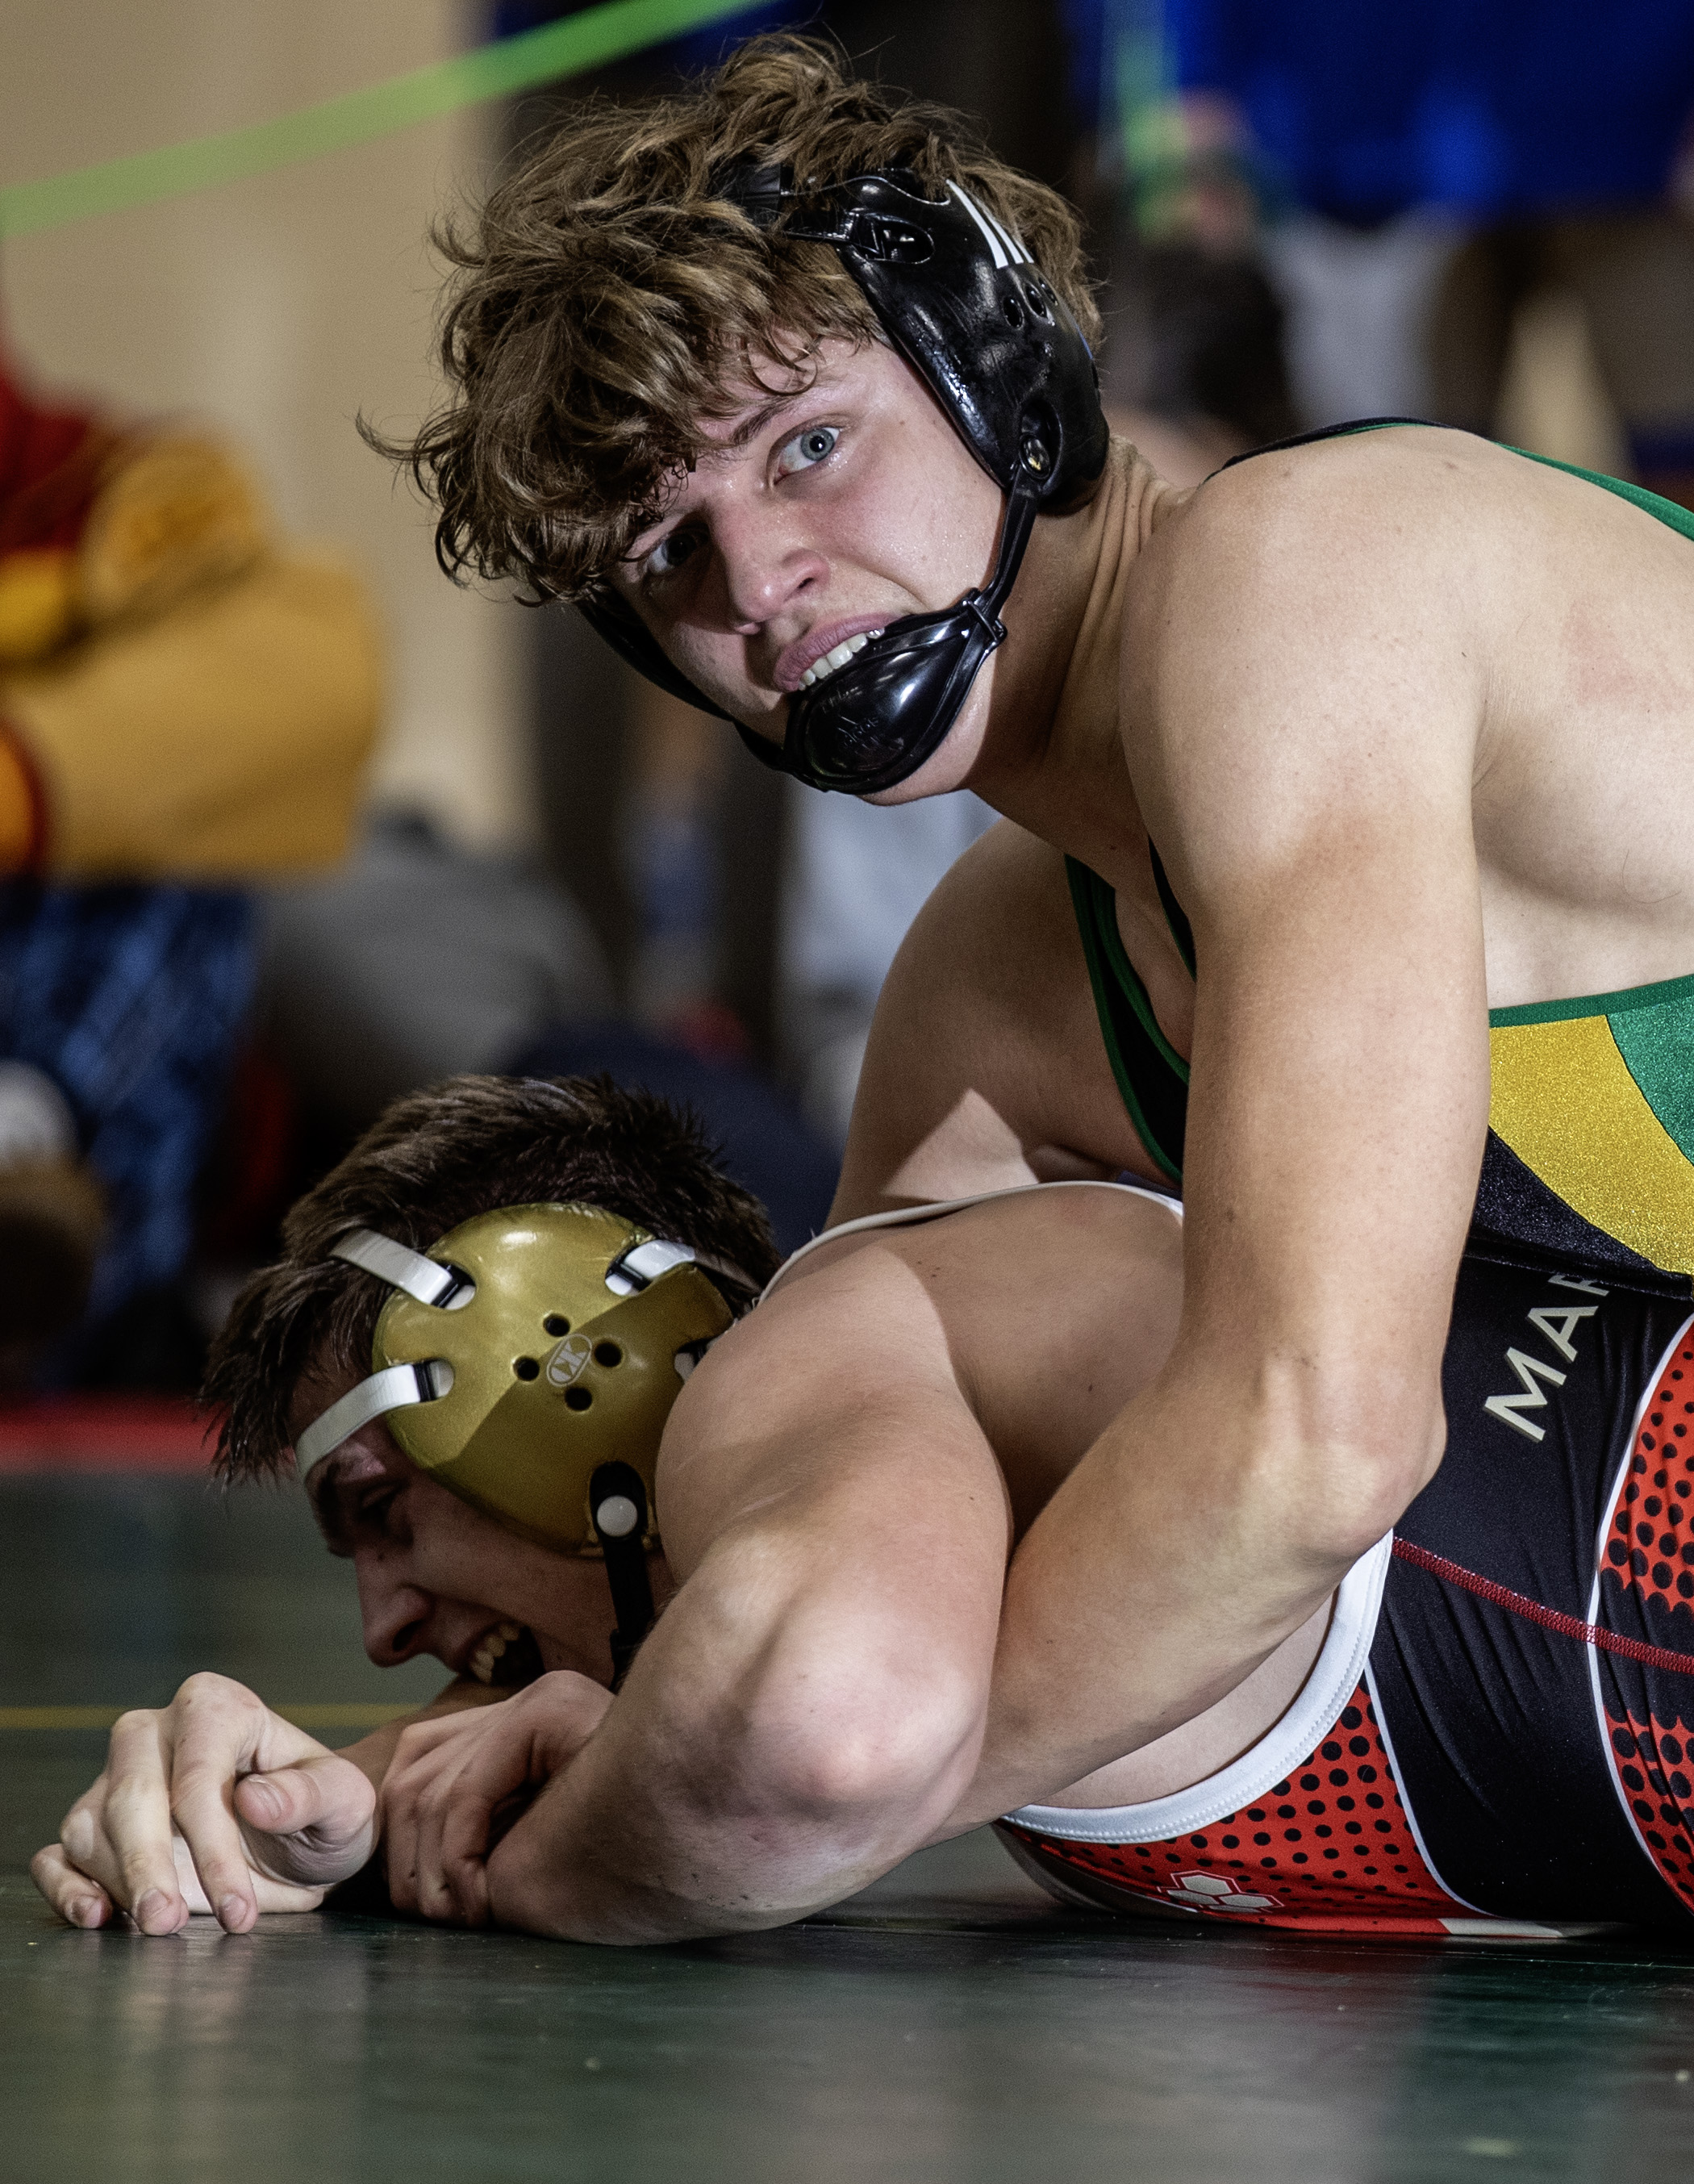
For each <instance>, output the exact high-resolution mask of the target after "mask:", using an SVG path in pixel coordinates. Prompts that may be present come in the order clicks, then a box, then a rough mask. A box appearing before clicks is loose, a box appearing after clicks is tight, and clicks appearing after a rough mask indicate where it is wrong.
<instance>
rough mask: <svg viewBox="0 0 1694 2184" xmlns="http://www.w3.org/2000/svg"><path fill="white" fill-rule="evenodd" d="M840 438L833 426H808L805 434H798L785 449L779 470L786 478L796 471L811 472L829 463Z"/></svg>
mask: <svg viewBox="0 0 1694 2184" xmlns="http://www.w3.org/2000/svg"><path fill="white" fill-rule="evenodd" d="M840 437H841V435H840V433H839V432H837V430H836V429H835V427H834V426H833V425H808V426H806V428H805V432H796V433H795V434H794V437H793V439H792V440H790V441H789V442H788V445H787V446H786V447H785V448H783V452H782V454H781V455H780V456H779V457H778V458H777V470H778V471H780V472H781V473H782V474H783V476H788V474H789V473H790V472H792V471H809V470H811V469H813V468H814V467H815V466H816V465H817V464H819V463H822V462H826V461H827V460H828V458H829V457H830V456H831V455H833V454H834V452H835V448H836V443H837V442H838V441H839V439H840Z"/></svg>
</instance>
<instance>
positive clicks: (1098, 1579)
mask: <svg viewBox="0 0 1694 2184" xmlns="http://www.w3.org/2000/svg"><path fill="white" fill-rule="evenodd" d="M1429 1453H1430V1458H1431V1461H1433V1457H1434V1456H1435V1454H1436V1453H1438V1447H1432V1448H1431V1450H1430V1452H1429ZM1421 1475H1422V1474H1421V1471H1417V1472H1414V1473H1413V1474H1412V1475H1411V1476H1410V1477H1407V1476H1406V1475H1405V1474H1401V1485H1400V1487H1399V1488H1398V1489H1396V1487H1395V1486H1394V1485H1392V1484H1391V1483H1390V1484H1388V1485H1385V1484H1384V1482H1383V1480H1382V1479H1380V1478H1379V1477H1376V1476H1374V1475H1373V1474H1370V1472H1369V1469H1368V1466H1367V1465H1366V1464H1365V1463H1363V1462H1362V1461H1361V1459H1360V1457H1359V1455H1358V1451H1357V1449H1355V1448H1354V1447H1352V1446H1350V1445H1347V1444H1345V1443H1344V1444H1341V1445H1336V1444H1333V1443H1328V1444H1326V1443H1325V1441H1324V1440H1323V1438H1322V1437H1321V1436H1320V1435H1317V1434H1315V1433H1313V1432H1312V1431H1311V1430H1310V1429H1309V1424H1308V1427H1307V1430H1306V1431H1305V1432H1303V1433H1302V1432H1301V1430H1299V1429H1298V1424H1297V1422H1296V1421H1290V1420H1286V1419H1284V1420H1283V1421H1281V1422H1279V1421H1277V1420H1276V1419H1275V1418H1274V1417H1273V1415H1268V1414H1267V1411H1266V1409H1264V1408H1262V1407H1261V1408H1258V1409H1254V1408H1253V1407H1250V1406H1248V1405H1247V1404H1246V1403H1245V1401H1241V1400H1240V1398H1239V1397H1237V1398H1236V1399H1234V1400H1230V1399H1229V1397H1227V1396H1225V1395H1224V1394H1223V1391H1220V1390H1215V1389H1214V1390H1207V1389H1206V1385H1205V1384H1204V1381H1203V1379H1201V1377H1200V1376H1198V1375H1195V1374H1192V1373H1181V1372H1179V1373H1173V1374H1172V1375H1171V1376H1169V1377H1168V1378H1167V1379H1166V1380H1164V1381H1162V1383H1160V1384H1159V1385H1156V1386H1155V1387H1154V1388H1153V1389H1151V1390H1149V1391H1148V1393H1147V1395H1146V1396H1144V1397H1143V1398H1141V1399H1140V1400H1139V1401H1136V1402H1135V1403H1134V1404H1132V1405H1130V1406H1129V1407H1128V1409H1126V1411H1125V1412H1123V1414H1122V1415H1121V1416H1120V1417H1119V1418H1117V1420H1116V1421H1114V1423H1113V1425H1112V1428H1111V1429H1109V1431H1108V1432H1107V1433H1106V1435H1103V1436H1102V1437H1101V1441H1100V1442H1099V1443H1097V1444H1096V1446H1095V1448H1094V1449H1092V1450H1091V1451H1089V1455H1088V1457H1086V1458H1085V1460H1084V1463H1083V1464H1082V1465H1080V1466H1079V1467H1078V1470H1077V1471H1076V1473H1074V1474H1073V1476H1072V1477H1071V1479H1069V1480H1067V1483H1066V1485H1065V1486H1064V1487H1063V1488H1062V1490H1060V1492H1059V1493H1058V1494H1056V1496H1054V1498H1053V1500H1052V1501H1051V1502H1050V1503H1049V1504H1048V1506H1047V1507H1046V1509H1045V1510H1044V1512H1043V1513H1042V1514H1041V1516H1040V1518H1039V1519H1038V1520H1037V1522H1036V1523H1035V1524H1034V1525H1033V1526H1032V1527H1031V1529H1030V1530H1029V1532H1028V1534H1027V1535H1025V1537H1024V1539H1023V1541H1022V1542H1021V1543H1020V1545H1019V1546H1018V1549H1017V1553H1016V1555H1015V1556H1014V1557H1013V1560H1012V1563H1011V1568H1010V1569H1009V1571H1008V1574H1007V1582H1006V1594H1005V1600H1004V1603H1003V1607H1002V1612H1001V1618H1000V1634H999V1639H998V1642H997V1645H996V1650H995V1669H994V1680H993V1685H992V1690H991V1693H990V1697H989V1707H988V1718H987V1724H986V1729H985V1733H984V1740H983V1747H982V1753H981V1757H980V1759H979V1761H978V1767H977V1769H976V1773H975V1775H974V1777H973V1779H972V1781H971V1783H970V1785H969V1786H968V1787H967V1790H966V1791H965V1792H964V1793H963V1795H962V1796H961V1798H960V1800H959V1802H958V1803H957V1804H956V1807H955V1808H954V1810H953V1812H952V1813H951V1814H950V1815H949V1818H948V1820H947V1822H946V1824H945V1825H944V1826H943V1827H942V1828H940V1829H939V1830H938V1831H937V1839H939V1838H940V1837H941V1836H947V1835H952V1834H956V1833H958V1832H960V1831H961V1830H962V1829H964V1828H966V1827H969V1826H974V1825H978V1824H979V1823H980V1822H982V1821H984V1820H987V1819H995V1818H998V1817H999V1816H1000V1814H1004V1813H1006V1812H1010V1811H1013V1810H1015V1809H1016V1808H1017V1807H1018V1806H1020V1805H1023V1804H1027V1803H1039V1802H1045V1801H1046V1800H1047V1799H1049V1798H1050V1797H1052V1796H1054V1795H1055V1794H1056V1792H1058V1791H1062V1790H1063V1789H1066V1788H1068V1787H1069V1786H1071V1785H1073V1784H1074V1783H1076V1782H1078V1781H1080V1780H1082V1779H1083V1778H1084V1776H1086V1775H1089V1774H1091V1773H1092V1772H1093V1771H1094V1770H1095V1769H1096V1768H1099V1767H1101V1766H1103V1765H1106V1764H1108V1763H1111V1762H1112V1761H1113V1760H1116V1759H1119V1758H1123V1757H1125V1756H1127V1755H1128V1753H1130V1752H1136V1751H1139V1750H1140V1749H1141V1748H1142V1747H1144V1746H1145V1745H1148V1744H1151V1743H1152V1742H1154V1741H1156V1739H1158V1738H1160V1737H1162V1736H1166V1735H1167V1734H1168V1733H1169V1732H1170V1731H1171V1730H1174V1729H1177V1728H1179V1727H1180V1726H1181V1725H1182V1724H1184V1723H1186V1722H1189V1721H1191V1720H1193V1719H1195V1717H1196V1716H1197V1715H1199V1714H1201V1713H1204V1712H1205V1711H1206V1709H1207V1708H1210V1707H1212V1706H1214V1705H1216V1704H1217V1703H1218V1701H1220V1700H1221V1699H1223V1698H1224V1697H1227V1695H1228V1694H1229V1692H1230V1691H1234V1689H1235V1688H1236V1686H1237V1685H1240V1683H1242V1682H1243V1681H1244V1680H1245V1679H1246V1678H1247V1677H1248V1676H1249V1675H1251V1674H1252V1673H1253V1671H1254V1670H1255V1669H1257V1668H1258V1667H1259V1665H1260V1664H1261V1663H1262V1662H1263V1661H1264V1660H1265V1659H1266V1658H1267V1657H1268V1655H1269V1654H1270V1653H1271V1652H1273V1650H1274V1649H1275V1648H1276V1647H1277V1646H1279V1645H1281V1644H1282V1643H1283V1641H1284V1640H1285V1639H1287V1638H1288V1637H1289V1636H1290V1635H1291V1634H1292V1633H1293V1632H1294V1631H1296V1630H1298V1629H1299V1628H1300V1627H1301V1625H1302V1624H1305V1623H1306V1622H1307V1620H1308V1619H1310V1618H1311V1617H1312V1615H1313V1614H1314V1613H1316V1612H1317V1611H1318V1609H1320V1608H1321V1607H1322V1606H1323V1603H1324V1602H1325V1601H1326V1600H1327V1599H1328V1598H1329V1596H1330V1595H1331V1594H1332V1593H1333V1591H1334V1590H1335V1586H1336V1585H1338V1584H1339V1583H1340V1580H1341V1579H1342V1578H1343V1577H1344V1576H1345V1575H1346V1572H1347V1570H1348V1568H1350V1567H1351V1564H1352V1563H1353V1562H1354V1561H1355V1560H1356V1559H1357V1556H1358V1555H1359V1554H1360V1553H1362V1552H1365V1550H1366V1549H1367V1548H1368V1546H1370V1545H1371V1544H1373V1543H1374V1540H1375V1539H1377V1538H1379V1536H1380V1535H1381V1533H1382V1532H1383V1531H1384V1530H1385V1529H1388V1527H1389V1525H1390V1524H1391V1523H1392V1522H1393V1521H1394V1518H1395V1517H1396V1515H1397V1513H1398V1507H1399V1506H1400V1503H1401V1502H1402V1501H1403V1500H1404V1499H1409V1497H1410V1494H1411V1492H1412V1491H1413V1490H1414V1485H1415V1481H1416V1479H1418V1478H1419V1477H1421ZM1350 1478H1351V1479H1354V1480H1355V1481H1356V1484H1357V1491H1350V1490H1349V1487H1348V1481H1349V1479H1350Z"/></svg>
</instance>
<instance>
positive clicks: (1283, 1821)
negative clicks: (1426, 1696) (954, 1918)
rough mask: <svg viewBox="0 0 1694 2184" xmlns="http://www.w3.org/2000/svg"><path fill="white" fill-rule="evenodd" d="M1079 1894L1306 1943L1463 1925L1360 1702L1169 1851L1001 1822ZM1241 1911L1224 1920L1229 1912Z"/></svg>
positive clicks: (1354, 1700) (1360, 1696) (1162, 1845)
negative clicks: (1297, 1937)
mask: <svg viewBox="0 0 1694 2184" xmlns="http://www.w3.org/2000/svg"><path fill="white" fill-rule="evenodd" d="M1003 1825H1006V1830H1007V1832H1008V1833H1010V1834H1011V1835H1013V1836H1016V1837H1017V1840H1018V1841H1019V1843H1020V1844H1021V1845H1022V1846H1023V1847H1024V1849H1025V1850H1026V1851H1028V1853H1030V1854H1031V1855H1032V1857H1033V1858H1034V1860H1035V1862H1036V1863H1037V1864H1038V1865H1043V1866H1045V1867H1047V1868H1049V1869H1050V1870H1051V1871H1052V1872H1053V1873H1054V1875H1055V1876H1056V1878H1060V1879H1062V1880H1063V1881H1064V1882H1065V1883H1066V1885H1067V1886H1069V1887H1071V1888H1073V1889H1074V1890H1076V1891H1077V1892H1078V1893H1079V1894H1082V1895H1084V1896H1087V1895H1092V1896H1093V1897H1094V1898H1095V1901H1097V1902H1101V1903H1107V1904H1110V1903H1112V1899H1113V1898H1114V1897H1117V1898H1119V1899H1121V1898H1122V1897H1125V1896H1130V1897H1136V1898H1137V1899H1139V1900H1140V1902H1143V1903H1150V1904H1156V1905H1158V1906H1159V1907H1160V1908H1162V1909H1166V1910H1171V1911H1190V1912H1192V1913H1194V1914H1195V1915H1196V1916H1197V1917H1200V1918H1210V1919H1218V1920H1227V1921H1229V1922H1230V1923H1232V1924H1234V1925H1251V1926H1276V1927H1282V1928H1286V1929H1290V1930H1292V1931H1297V1932H1304V1933H1315V1934H1362V1933H1379V1932H1384V1931H1387V1932H1392V1933H1401V1934H1411V1933H1421V1934H1441V1935H1444V1934H1445V1933H1446V1928H1445V1926H1443V1925H1442V1924H1441V1920H1442V1919H1443V1917H1444V1916H1450V1915H1454V1914H1458V1915H1463V1913H1464V1910H1465V1907H1464V1905H1463V1904H1462V1903H1457V1901H1456V1900H1455V1899H1454V1898H1453V1897H1451V1896H1449V1895H1448V1893H1447V1892H1446V1889H1444V1888H1443V1887H1442V1886H1441V1885H1440V1881H1438V1880H1436V1878H1435V1875H1434V1874H1433V1873H1431V1872H1430V1870H1429V1867H1428V1866H1427V1865H1425V1864H1424V1860H1423V1859H1422V1858H1421V1857H1420V1856H1419V1855H1418V1845H1417V1842H1416V1840H1415V1839H1414V1837H1413V1834H1412V1831H1411V1830H1410V1828H1409V1827H1408V1826H1407V1820H1406V1812H1405V1808H1404V1807H1403V1806H1402V1805H1401V1802H1400V1792H1399V1791H1398V1789H1397V1788H1396V1786H1395V1781H1394V1772H1393V1769H1391V1768H1390V1765H1389V1762H1388V1753H1387V1751H1386V1749H1385V1747H1384V1744H1383V1741H1382V1734H1381V1731H1380V1730H1379V1728H1378V1726H1377V1720H1376V1714H1375V1713H1374V1709H1373V1708H1372V1706H1371V1702H1370V1695H1369V1693H1368V1691H1367V1689H1366V1687H1365V1685H1363V1684H1362V1683H1361V1684H1360V1685H1358V1687H1357V1690H1356V1691H1354V1693H1353V1695H1352V1697H1351V1700H1350V1701H1349V1702H1348V1703H1347V1704H1346V1707H1344V1708H1342V1710H1341V1713H1340V1716H1339V1717H1338V1719H1336V1720H1335V1723H1334V1724H1332V1726H1331V1728H1330V1730H1329V1735H1328V1736H1326V1737H1325V1738H1324V1739H1323V1742H1322V1743H1321V1744H1320V1745H1319V1746H1318V1748H1317V1750H1316V1751H1315V1752H1312V1754H1311V1756H1310V1757H1309V1758H1307V1759H1305V1760H1302V1761H1301V1764H1300V1765H1299V1766H1298V1767H1296V1768H1294V1769H1290V1773H1289V1775H1288V1776H1287V1778H1286V1780H1283V1781H1281V1782H1278V1783H1276V1784H1274V1785H1273V1786H1272V1788H1271V1789H1270V1790H1268V1791H1267V1792H1266V1794H1265V1795H1264V1796H1263V1797H1262V1798H1260V1800H1259V1801H1258V1802H1257V1804H1253V1805H1248V1806H1245V1807H1244V1808H1242V1809H1241V1810H1240V1812H1236V1813H1229V1814H1226V1815H1225V1817H1224V1818H1223V1819H1221V1820H1218V1821H1217V1822H1216V1823H1215V1824H1214V1825H1212V1826H1209V1827H1206V1828H1202V1829H1199V1830H1195V1833H1194V1834H1192V1835H1186V1836H1175V1837H1173V1839H1172V1840H1171V1841H1168V1842H1156V1843H1084V1842H1066V1841H1062V1840H1061V1839H1060V1838H1059V1837H1058V1836H1043V1835H1037V1834H1036V1833H1034V1830H1031V1829H1028V1828H1024V1827H1015V1826H1013V1825H1011V1823H1009V1822H1007V1823H1004V1824H1003ZM1232 1901H1234V1903H1238V1904H1239V1905H1240V1908H1239V1909H1233V1910H1232V1909H1231V1908H1229V1907H1230V1904H1231V1902H1232Z"/></svg>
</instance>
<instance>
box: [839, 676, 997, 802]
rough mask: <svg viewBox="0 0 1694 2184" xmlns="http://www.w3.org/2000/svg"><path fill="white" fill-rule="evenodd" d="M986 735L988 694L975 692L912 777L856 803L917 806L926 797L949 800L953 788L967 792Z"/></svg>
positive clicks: (876, 791) (980, 755)
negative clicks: (946, 798)
mask: <svg viewBox="0 0 1694 2184" xmlns="http://www.w3.org/2000/svg"><path fill="white" fill-rule="evenodd" d="M987 733H988V692H987V690H986V689H984V688H978V689H976V690H973V691H972V693H971V694H970V696H969V697H968V698H967V699H966V701H965V710H964V711H963V712H962V713H961V715H960V716H959V717H958V719H957V720H956V721H954V723H953V725H952V727H950V729H949V730H948V731H947V733H946V735H945V737H944V738H943V739H942V741H941V743H940V744H939V745H938V747H937V748H936V749H934V750H933V751H931V752H930V754H929V755H928V758H927V759H925V760H924V761H923V763H922V766H919V767H918V769H917V772H916V773H912V774H908V775H907V776H906V779H905V780H904V781H900V782H896V783H895V784H894V787H893V788H879V789H877V790H875V791H874V792H873V793H872V794H871V795H869V796H861V798H860V799H859V801H860V802H861V804H875V805H895V804H917V803H921V802H922V799H924V798H925V797H926V796H949V795H950V794H952V792H953V791H954V790H955V789H956V788H970V787H971V785H972V781H971V777H972V775H973V774H974V773H975V772H976V771H977V768H978V765H979V764H980V763H981V760H982V755H983V744H984V739H985V738H986V736H987Z"/></svg>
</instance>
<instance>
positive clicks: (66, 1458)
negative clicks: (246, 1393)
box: [0, 1395, 217, 1477]
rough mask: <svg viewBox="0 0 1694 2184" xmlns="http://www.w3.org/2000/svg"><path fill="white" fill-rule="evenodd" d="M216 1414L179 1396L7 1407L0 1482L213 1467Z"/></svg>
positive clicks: (38, 1401) (2, 1412)
mask: <svg viewBox="0 0 1694 2184" xmlns="http://www.w3.org/2000/svg"><path fill="white" fill-rule="evenodd" d="M216 1424H217V1418H216V1414H215V1412H209V1411H202V1410H198V1409H197V1408H196V1407H194V1405H193V1404H192V1403H189V1402H187V1401H183V1400H182V1399H181V1397H179V1396H121V1395H114V1396H35V1397H32V1398H31V1399H29V1400H28V1401H24V1402H20V1403H5V1404H0V1477H16V1476H18V1475H19V1474H42V1473H65V1472H151V1473H154V1474H159V1473H166V1474H170V1473H175V1474H192V1473H200V1472H204V1471H206V1470H208V1469H209V1467H210V1463H211V1458H212V1446H213V1432H214V1429H215V1426H216Z"/></svg>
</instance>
